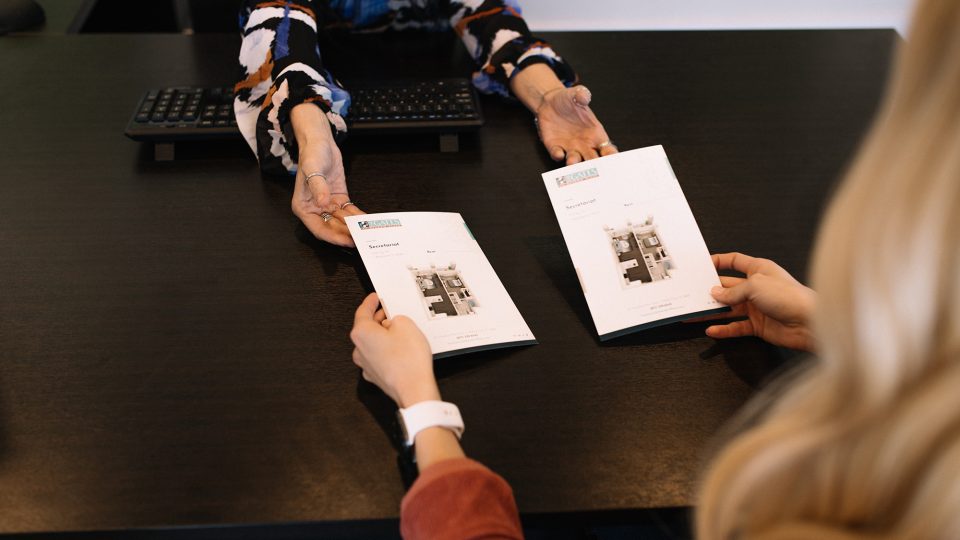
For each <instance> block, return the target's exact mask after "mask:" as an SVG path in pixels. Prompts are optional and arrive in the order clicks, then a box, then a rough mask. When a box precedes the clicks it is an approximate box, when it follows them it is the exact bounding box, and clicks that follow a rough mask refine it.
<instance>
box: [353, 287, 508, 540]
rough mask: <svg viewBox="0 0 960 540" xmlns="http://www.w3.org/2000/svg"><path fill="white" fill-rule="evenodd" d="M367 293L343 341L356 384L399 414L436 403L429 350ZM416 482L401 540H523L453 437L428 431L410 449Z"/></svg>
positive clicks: (497, 494) (500, 493)
mask: <svg viewBox="0 0 960 540" xmlns="http://www.w3.org/2000/svg"><path fill="white" fill-rule="evenodd" d="M378 306H379V299H378V298H377V295H376V294H371V295H369V296H367V298H366V299H365V300H364V301H363V303H362V304H361V305H360V307H359V308H357V312H356V316H355V319H354V323H353V330H352V331H351V332H350V338H351V339H352V340H353V343H354V345H356V348H355V349H354V351H353V361H354V363H355V364H356V365H357V366H358V367H359V368H360V369H361V370H362V371H361V373H362V375H363V378H364V379H366V380H367V381H370V382H372V383H374V384H376V385H377V386H379V387H380V388H381V389H382V390H383V391H384V392H385V393H386V394H387V395H388V396H390V397H391V398H392V399H393V400H394V401H395V402H396V403H397V405H399V406H400V407H403V408H407V407H410V406H412V405H415V404H417V403H420V402H422V401H430V400H439V399H440V390H439V389H438V387H437V380H436V378H435V377H434V374H433V356H432V355H431V353H430V344H429V343H428V342H427V339H426V338H425V337H424V335H423V333H421V332H420V330H419V329H418V328H417V327H416V325H414V324H413V321H411V320H410V319H408V318H406V317H403V316H400V317H396V318H394V319H387V318H386V315H385V314H384V312H383V310H382V309H377V308H378ZM414 449H415V452H416V458H417V467H418V468H419V470H420V477H419V478H418V479H417V481H416V482H415V483H414V484H413V487H411V489H410V491H409V492H408V493H407V495H406V496H405V497H404V498H403V503H402V505H401V510H400V530H401V532H402V534H403V537H404V538H413V539H416V538H425V539H427V538H503V539H520V538H523V531H522V529H521V528H520V518H519V515H518V512H517V505H516V502H514V498H513V493H512V492H511V490H510V486H509V485H508V484H507V482H506V481H505V480H504V479H503V478H501V477H500V476H498V475H497V474H495V473H494V472H492V471H491V470H490V469H488V468H486V467H484V466H483V465H481V464H480V463H478V462H476V461H473V460H470V459H467V458H465V457H464V454H463V450H462V449H461V448H460V442H459V440H458V439H457V436H456V435H454V434H453V432H451V431H449V430H447V429H445V428H442V427H431V428H428V429H424V430H422V431H420V432H419V433H417V435H416V439H415V442H414Z"/></svg>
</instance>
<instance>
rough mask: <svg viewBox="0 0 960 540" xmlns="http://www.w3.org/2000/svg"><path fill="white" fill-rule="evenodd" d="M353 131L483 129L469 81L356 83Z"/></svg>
mask: <svg viewBox="0 0 960 540" xmlns="http://www.w3.org/2000/svg"><path fill="white" fill-rule="evenodd" d="M348 89H349V90H350V97H351V104H350V114H349V115H348V119H349V121H350V129H351V131H357V132H360V131H363V132H366V131H377V132H380V131H395V132H417V131H424V132H443V131H450V132H457V131H469V130H472V129H476V128H479V127H480V126H482V125H483V115H482V114H481V113H480V101H479V99H478V98H477V92H476V90H474V88H473V85H471V84H470V81H468V80H467V79H440V80H430V81H392V82H383V81H378V82H375V83H372V82H371V83H355V84H353V85H350V86H349V87H348Z"/></svg>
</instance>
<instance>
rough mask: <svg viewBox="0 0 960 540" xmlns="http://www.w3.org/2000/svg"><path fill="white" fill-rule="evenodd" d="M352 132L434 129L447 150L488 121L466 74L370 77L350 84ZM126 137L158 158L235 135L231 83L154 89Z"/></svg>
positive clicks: (372, 132) (137, 111)
mask: <svg viewBox="0 0 960 540" xmlns="http://www.w3.org/2000/svg"><path fill="white" fill-rule="evenodd" d="M350 95H351V99H352V103H351V114H349V115H348V120H349V122H350V132H351V133H352V134H360V135H363V134H374V135H385V134H386V135H398V134H410V133H434V134H439V136H440V150H441V151H442V152H456V151H457V149H458V148H459V140H458V138H457V134H458V133H461V132H465V131H475V130H477V129H479V128H480V126H482V125H483V115H482V114H481V112H480V102H479V99H478V97H477V92H476V90H475V89H474V88H473V87H472V85H471V84H470V81H469V80H467V79H463V78H449V79H429V80H397V81H365V82H362V83H357V84H353V85H350ZM124 133H125V134H126V136H127V137H130V138H131V139H133V140H135V141H142V142H152V143H154V144H155V147H154V158H155V159H156V160H157V161H167V160H171V159H173V157H174V146H173V144H174V143H176V142H178V141H202V140H216V139H236V138H238V137H240V132H239V131H238V130H237V121H236V118H234V114H233V90H232V89H231V88H230V87H223V88H221V87H213V88H202V87H189V86H187V87H184V86H181V87H170V88H163V89H158V90H150V91H148V92H147V93H146V94H144V96H143V98H142V99H141V100H140V103H139V105H138V106H137V109H136V111H135V112H134V113H133V116H132V117H131V118H130V121H129V122H128V123H127V128H126V131H125V132H124Z"/></svg>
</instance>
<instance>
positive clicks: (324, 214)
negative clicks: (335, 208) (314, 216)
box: [320, 212, 333, 223]
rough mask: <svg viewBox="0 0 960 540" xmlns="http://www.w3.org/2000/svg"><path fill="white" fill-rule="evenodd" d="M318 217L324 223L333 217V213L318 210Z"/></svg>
mask: <svg viewBox="0 0 960 540" xmlns="http://www.w3.org/2000/svg"><path fill="white" fill-rule="evenodd" d="M320 219H322V220H323V222H324V223H328V222H329V221H330V220H331V219H333V214H331V213H330V212H320Z"/></svg>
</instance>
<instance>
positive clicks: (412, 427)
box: [397, 401, 463, 448]
mask: <svg viewBox="0 0 960 540" xmlns="http://www.w3.org/2000/svg"><path fill="white" fill-rule="evenodd" d="M397 420H398V421H399V422H400V430H401V433H402V435H403V439H404V444H405V445H406V446H407V447H408V448H409V447H411V446H413V441H414V439H416V437H417V433H420V432H421V431H423V430H425V429H427V428H431V427H442V428H445V429H449V430H450V431H452V432H453V434H454V435H456V436H457V438H458V439H459V438H460V437H461V436H462V435H463V418H461V417H460V409H458V408H457V406H456V405H454V404H453V403H447V402H445V401H421V402H420V403H417V404H414V405H411V406H410V407H407V408H406V409H400V410H398V411H397Z"/></svg>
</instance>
